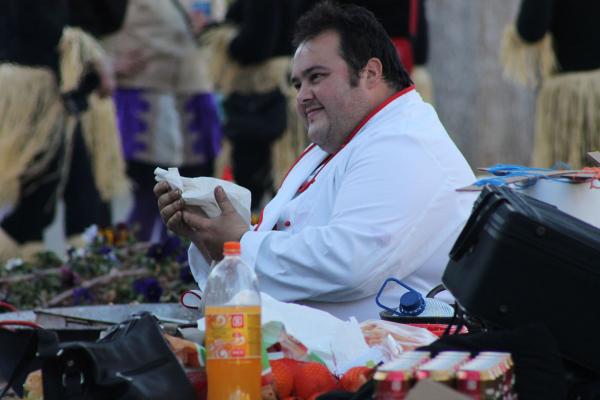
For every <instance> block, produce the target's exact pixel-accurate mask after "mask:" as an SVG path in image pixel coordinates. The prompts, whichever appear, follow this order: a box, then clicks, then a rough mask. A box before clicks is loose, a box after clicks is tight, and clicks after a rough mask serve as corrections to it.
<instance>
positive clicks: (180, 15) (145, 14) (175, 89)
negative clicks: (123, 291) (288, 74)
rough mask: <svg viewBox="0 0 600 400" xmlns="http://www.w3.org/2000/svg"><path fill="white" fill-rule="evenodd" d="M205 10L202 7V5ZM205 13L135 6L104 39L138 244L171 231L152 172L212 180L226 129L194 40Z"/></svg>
mask: <svg viewBox="0 0 600 400" xmlns="http://www.w3.org/2000/svg"><path fill="white" fill-rule="evenodd" d="M203 4H204V3H203ZM205 4H207V5H208V7H207V8H204V9H203V8H199V7H196V8H193V6H194V4H190V3H187V2H183V1H178V0H173V1H165V0H130V1H129V6H128V8H127V14H126V18H125V22H124V24H123V27H122V29H121V30H120V31H119V32H117V33H115V34H114V35H111V36H110V37H108V38H107V39H106V40H105V41H104V45H105V48H106V49H107V51H108V53H109V54H110V55H111V57H112V58H113V63H114V69H115V73H116V77H117V90H116V92H115V95H114V99H115V103H116V107H117V115H118V125H119V130H120V133H121V137H122V142H123V151H124V154H125V158H126V161H127V174H128V175H129V177H130V178H131V180H132V181H133V189H132V192H133V193H132V194H133V208H132V210H131V212H130V214H129V218H128V222H129V224H131V225H132V229H133V230H134V231H135V232H136V235H137V237H138V239H140V240H145V241H156V240H159V239H160V238H161V237H164V235H165V234H166V230H165V228H164V225H163V224H162V223H161V222H160V218H159V215H158V211H157V209H156V200H155V198H154V194H153V193H152V187H153V186H154V169H155V168H156V167H157V166H159V167H161V168H168V167H179V171H180V173H181V175H182V176H212V175H213V167H214V165H213V164H214V160H215V157H216V156H217V154H218V153H219V150H220V143H221V125H220V121H219V117H218V113H217V105H216V101H215V97H214V95H213V93H212V89H213V85H212V83H211V81H210V79H209V77H208V74H207V67H206V61H207V60H206V57H207V54H206V52H205V51H203V50H202V49H200V48H199V46H198V45H197V42H196V39H195V37H196V35H197V34H198V33H199V32H200V31H201V30H202V29H203V28H204V25H206V24H207V23H209V22H210V19H211V16H210V15H205V13H209V12H210V4H209V3H205Z"/></svg>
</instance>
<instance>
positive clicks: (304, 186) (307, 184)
mask: <svg viewBox="0 0 600 400" xmlns="http://www.w3.org/2000/svg"><path fill="white" fill-rule="evenodd" d="M414 87H415V86H414V85H411V86H409V87H407V88H405V89H403V90H401V91H399V92H397V93H394V94H393V95H392V96H390V97H388V98H387V99H386V100H385V101H384V102H383V103H381V104H380V105H378V106H377V107H376V108H375V109H374V110H373V111H371V112H370V113H369V114H368V115H367V116H366V117H365V118H364V119H363V120H362V121H361V122H360V123H359V124H358V125H357V126H356V128H354V129H353V130H352V132H350V134H349V135H348V137H346V139H345V140H344V143H342V145H341V147H340V148H339V149H338V150H337V151H336V152H335V153H331V154H330V155H328V156H327V157H326V158H325V159H324V160H323V161H322V162H321V164H319V166H318V167H317V168H316V169H315V171H314V173H313V174H312V178H310V177H309V179H307V180H306V181H304V183H303V184H302V185H300V187H299V188H298V194H300V193H303V192H304V191H306V190H307V189H308V188H309V187H310V185H312V184H313V183H315V180H316V179H317V175H319V174H320V173H321V171H322V170H323V169H324V168H325V166H326V165H327V164H328V163H329V161H331V159H332V158H333V157H335V156H336V155H337V154H338V153H339V152H340V151H341V150H342V149H343V148H344V147H346V145H347V144H348V143H349V142H350V141H351V140H352V138H354V136H356V134H357V133H358V131H360V130H361V128H362V127H363V126H364V125H365V124H366V123H367V122H369V120H370V119H371V118H373V116H374V115H375V114H377V113H378V112H379V111H381V109H382V108H384V107H385V106H387V105H388V104H389V103H391V102H392V101H394V100H396V99H397V98H398V97H400V96H402V95H403V94H405V93H407V92H410V91H411V90H412V89H414ZM304 154H306V152H305V153H304ZM304 154H302V155H301V156H300V158H301V157H302V156H304ZM300 158H299V159H300ZM299 159H298V160H299ZM296 162H297V161H296ZM294 165H296V163H294ZM290 170H291V169H290ZM288 173H289V171H288ZM286 176H287V174H286Z"/></svg>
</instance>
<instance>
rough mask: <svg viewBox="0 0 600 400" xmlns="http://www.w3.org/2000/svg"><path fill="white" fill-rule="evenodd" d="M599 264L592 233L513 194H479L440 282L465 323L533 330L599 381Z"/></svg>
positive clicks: (499, 190) (599, 249)
mask: <svg viewBox="0 0 600 400" xmlns="http://www.w3.org/2000/svg"><path fill="white" fill-rule="evenodd" d="M590 206H591V207H593V206H595V205H590ZM599 260H600V229H598V228H596V227H594V226H592V225H589V224H587V223H585V222H583V221H581V220H578V219H576V218H574V217H572V216H570V215H568V214H566V213H564V212H562V211H560V210H559V209H557V208H556V207H554V206H552V205H550V204H547V203H544V202H541V201H539V200H536V199H534V198H531V197H528V196H526V195H524V194H522V193H520V192H518V191H512V190H510V189H508V188H505V187H486V188H484V190H483V191H482V192H481V195H480V197H479V199H478V201H477V203H476V205H475V209H474V211H473V213H472V214H471V217H470V218H469V220H468V221H467V223H466V225H465V227H464V229H463V231H462V232H461V234H460V236H459V237H458V239H457V241H456V243H455V244H454V247H453V248H452V250H451V252H450V262H449V263H448V266H447V267H446V270H445V271H444V275H443V277H442V281H443V283H444V285H445V286H446V287H447V288H448V290H449V291H450V292H451V293H452V294H453V295H454V297H455V298H456V301H457V302H458V304H459V305H460V307H461V308H463V309H464V310H466V314H467V315H469V316H470V317H472V318H477V319H480V320H482V321H483V322H484V323H486V324H487V325H488V327H499V328H508V329H511V328H516V327H520V326H524V325H526V324H530V323H535V322H537V323H541V324H543V325H544V326H546V327H547V328H548V329H549V330H550V332H551V333H552V335H553V336H554V338H555V339H556V341H557V343H558V346H559V349H560V352H561V354H562V355H563V357H564V358H566V359H568V360H570V361H572V362H574V363H576V364H579V365H580V366H582V367H585V368H587V369H589V370H592V371H595V372H596V373H597V374H600V357H599V355H600V342H599V341H598V332H599V331H600V313H599V312H598V311H597V307H596V306H595V305H596V304H597V302H598V299H597V293H598V288H599V287H600V261H599Z"/></svg>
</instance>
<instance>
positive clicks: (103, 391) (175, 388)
mask: <svg viewBox="0 0 600 400" xmlns="http://www.w3.org/2000/svg"><path fill="white" fill-rule="evenodd" d="M42 332H47V331H42ZM38 335H39V332H38ZM44 337H48V335H44ZM54 337H55V338H56V340H54V341H52V340H45V342H44V343H42V342H41V341H40V342H38V346H37V354H36V355H37V357H36V358H35V359H33V360H29V361H30V362H31V363H34V364H37V363H39V361H40V360H41V361H42V377H43V387H44V399H45V400H55V399H77V400H88V399H119V400H135V399H167V398H177V399H190V400H192V399H195V392H194V388H193V387H192V384H191V382H190V381H189V380H188V379H187V376H186V375H185V371H184V370H183V368H182V366H181V365H180V364H179V361H177V358H176V357H175V355H174V354H173V352H172V351H171V350H170V348H169V347H168V344H167V343H166V341H165V339H164V337H163V336H162V333H161V330H160V327H159V325H158V321H157V320H156V319H155V318H154V317H153V316H152V315H151V314H148V313H146V314H141V315H139V316H136V317H133V318H132V319H130V320H128V321H126V322H123V323H121V324H119V325H116V326H115V327H113V328H112V329H111V330H110V331H109V332H108V333H107V334H106V335H105V336H104V337H103V338H102V339H100V340H98V341H97V342H66V343H58V339H57V337H56V335H55V336H54ZM23 363H24V360H21V362H20V364H23ZM26 369H30V368H26ZM14 373H15V374H18V375H22V373H19V371H16V370H15V372H14Z"/></svg>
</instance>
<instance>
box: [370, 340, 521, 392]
mask: <svg viewBox="0 0 600 400" xmlns="http://www.w3.org/2000/svg"><path fill="white" fill-rule="evenodd" d="M374 379H375V382H376V385H377V386H376V391H375V399H377V400H401V399H404V398H405V397H406V395H407V394H408V392H409V391H410V389H411V388H412V387H413V386H414V384H415V383H416V382H417V381H419V380H423V379H429V380H433V381H436V382H439V383H442V384H444V385H447V386H449V387H451V388H453V389H455V390H457V391H458V392H460V393H463V394H465V395H467V396H469V397H470V398H472V399H478V400H484V399H485V400H487V399H490V400H491V399H503V400H512V399H516V398H517V396H516V395H515V394H514V391H513V387H514V380H515V377H514V372H513V362H512V358H511V356H510V354H509V353H499V352H482V353H479V354H478V355H477V357H475V358H471V356H470V354H469V353H468V352H460V351H446V352H441V353H439V354H438V355H437V356H436V357H435V358H432V359H431V358H430V355H429V353H428V352H424V351H409V352H406V353H403V354H402V355H401V356H400V358H399V359H397V360H394V361H392V362H389V363H387V364H384V365H382V366H381V367H379V368H378V369H377V372H376V373H375V375H374Z"/></svg>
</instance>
